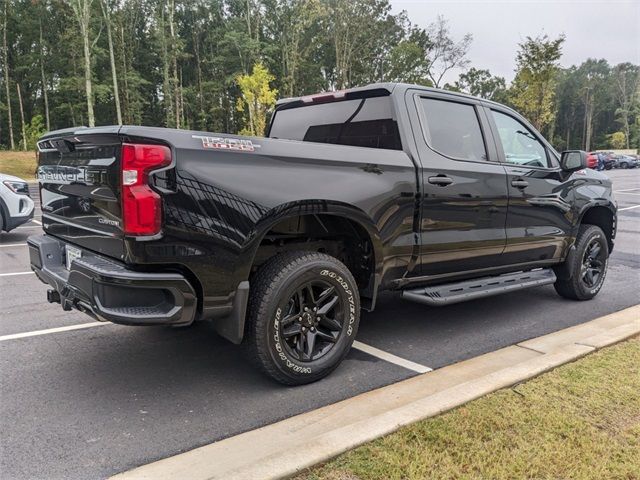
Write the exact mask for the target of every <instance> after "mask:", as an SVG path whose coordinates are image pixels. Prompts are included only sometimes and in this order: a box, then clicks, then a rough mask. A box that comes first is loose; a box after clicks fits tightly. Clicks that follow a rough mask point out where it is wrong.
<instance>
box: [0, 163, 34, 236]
mask: <svg viewBox="0 0 640 480" xmlns="http://www.w3.org/2000/svg"><path fill="white" fill-rule="evenodd" d="M33 210H34V208H33V200H31V198H30V197H29V184H28V183H27V182H25V181H24V180H22V179H20V178H18V177H14V176H12V175H5V174H4V173H0V232H3V231H4V232H9V231H11V230H13V229H14V228H16V227H17V226H18V225H22V224H23V223H25V222H28V221H29V220H31V219H32V218H33Z"/></svg>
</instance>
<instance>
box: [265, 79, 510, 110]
mask: <svg viewBox="0 0 640 480" xmlns="http://www.w3.org/2000/svg"><path fill="white" fill-rule="evenodd" d="M408 89H419V90H424V91H427V92H438V93H441V94H442V93H444V94H447V95H451V96H455V97H462V98H472V99H475V100H480V101H482V102H486V103H489V104H494V105H501V104H499V103H497V102H494V101H491V100H487V99H484V98H480V97H474V96H473V95H468V94H466V93H461V92H454V91H451V90H444V89H442V88H433V87H426V86H424V85H417V84H410V83H400V82H382V83H370V84H369V85H364V86H362V87H354V88H348V89H345V90H337V91H327V92H321V93H316V94H313V95H305V96H300V97H289V98H281V99H279V100H278V101H277V102H276V108H279V109H281V108H282V107H283V106H284V105H290V104H299V103H311V102H313V101H314V99H318V98H323V97H334V98H335V99H338V98H342V97H345V96H347V95H349V96H354V97H356V98H358V97H366V96H367V95H366V92H372V93H373V95H371V96H384V95H391V94H392V93H394V92H399V93H402V92H404V91H406V90H408ZM354 94H356V95H354ZM291 106H293V105H291ZM501 106H504V105H501Z"/></svg>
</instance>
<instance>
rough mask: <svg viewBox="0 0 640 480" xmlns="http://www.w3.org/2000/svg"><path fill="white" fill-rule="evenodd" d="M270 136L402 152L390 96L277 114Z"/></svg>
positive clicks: (316, 106) (301, 108)
mask: <svg viewBox="0 0 640 480" xmlns="http://www.w3.org/2000/svg"><path fill="white" fill-rule="evenodd" d="M269 137H271V138H285V139H288V140H302V141H305V142H317V143H333V144H336V145H352V146H355V147H370V148H383V149H387V150H402V144H401V142H400V133H399V131H398V123H397V122H396V120H395V119H394V118H393V111H392V109H391V99H390V98H389V97H388V96H386V97H370V98H363V99H356V100H342V101H338V102H331V103H321V104H317V105H308V106H304V107H297V108H289V109H285V110H279V111H276V114H275V116H274V118H273V123H272V124H271V131H270V133H269Z"/></svg>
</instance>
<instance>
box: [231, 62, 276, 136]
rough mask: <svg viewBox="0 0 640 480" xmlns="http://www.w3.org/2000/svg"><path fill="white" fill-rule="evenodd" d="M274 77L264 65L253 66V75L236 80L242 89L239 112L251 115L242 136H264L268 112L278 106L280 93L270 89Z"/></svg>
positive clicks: (242, 76)
mask: <svg viewBox="0 0 640 480" xmlns="http://www.w3.org/2000/svg"><path fill="white" fill-rule="evenodd" d="M273 80H274V77H273V75H271V74H270V73H269V70H267V68H265V66H264V65H263V64H262V63H256V64H255V65H254V66H253V71H252V72H251V75H239V76H238V77H237V79H236V82H237V83H238V87H240V91H241V98H240V99H238V106H237V108H238V111H239V112H245V109H246V112H247V113H248V115H249V122H248V125H247V126H246V127H245V128H244V129H242V130H241V131H240V134H242V135H253V136H264V132H265V129H266V126H267V112H268V111H269V109H271V108H273V106H274V105H275V104H276V96H277V95H278V91H277V90H275V89H272V88H271V87H270V85H269V84H270V83H271V82H272V81H273Z"/></svg>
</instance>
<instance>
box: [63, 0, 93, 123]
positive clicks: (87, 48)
mask: <svg viewBox="0 0 640 480" xmlns="http://www.w3.org/2000/svg"><path fill="white" fill-rule="evenodd" d="M67 1H68V2H69V4H70V5H71V8H72V9H73V13H74V15H75V17H76V20H77V22H78V26H79V28H80V36H81V38H82V47H83V53H84V86H85V94H86V97H87V119H88V122H89V126H90V127H94V126H95V125H96V120H95V114H94V111H93V85H92V81H91V51H92V50H93V47H94V46H95V44H96V42H97V41H98V38H99V36H100V34H98V35H97V36H96V38H95V39H94V41H93V42H91V39H90V36H91V19H92V12H91V6H92V4H93V0H67Z"/></svg>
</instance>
